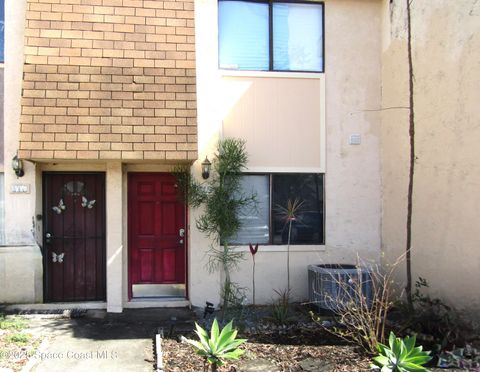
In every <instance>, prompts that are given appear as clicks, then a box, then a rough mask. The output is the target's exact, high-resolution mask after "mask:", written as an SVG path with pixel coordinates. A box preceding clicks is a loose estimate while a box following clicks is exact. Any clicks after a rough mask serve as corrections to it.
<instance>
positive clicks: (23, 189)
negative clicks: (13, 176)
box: [10, 183, 30, 194]
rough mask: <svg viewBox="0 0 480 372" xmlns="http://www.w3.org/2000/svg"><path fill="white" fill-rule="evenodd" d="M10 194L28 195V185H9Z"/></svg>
mask: <svg viewBox="0 0 480 372" xmlns="http://www.w3.org/2000/svg"><path fill="white" fill-rule="evenodd" d="M10 194H30V185H28V184H23V183H15V184H12V185H10Z"/></svg>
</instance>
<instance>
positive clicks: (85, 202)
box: [82, 196, 96, 209]
mask: <svg viewBox="0 0 480 372" xmlns="http://www.w3.org/2000/svg"><path fill="white" fill-rule="evenodd" d="M95 202H96V200H95V199H93V200H90V201H89V200H88V199H87V198H86V197H85V196H82V207H83V208H88V209H92V208H93V205H94V204H95Z"/></svg>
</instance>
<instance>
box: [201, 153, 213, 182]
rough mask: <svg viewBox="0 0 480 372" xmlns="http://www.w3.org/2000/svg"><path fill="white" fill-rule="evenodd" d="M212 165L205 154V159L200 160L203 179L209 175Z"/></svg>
mask: <svg viewBox="0 0 480 372" xmlns="http://www.w3.org/2000/svg"><path fill="white" fill-rule="evenodd" d="M211 166H212V163H210V160H208V157H206V156H205V160H204V161H203V162H202V178H203V179H204V180H206V179H208V177H210V167H211Z"/></svg>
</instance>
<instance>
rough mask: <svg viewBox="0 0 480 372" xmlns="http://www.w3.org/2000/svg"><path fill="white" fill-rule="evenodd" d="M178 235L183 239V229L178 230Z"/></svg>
mask: <svg viewBox="0 0 480 372" xmlns="http://www.w3.org/2000/svg"><path fill="white" fill-rule="evenodd" d="M178 235H179V236H180V237H181V238H183V237H184V236H185V229H180V230H178Z"/></svg>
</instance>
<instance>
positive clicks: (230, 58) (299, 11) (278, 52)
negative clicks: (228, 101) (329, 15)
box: [218, 0, 324, 72]
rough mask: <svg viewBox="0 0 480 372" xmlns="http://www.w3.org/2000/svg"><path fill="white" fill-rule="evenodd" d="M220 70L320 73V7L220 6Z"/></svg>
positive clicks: (230, 2)
mask: <svg viewBox="0 0 480 372" xmlns="http://www.w3.org/2000/svg"><path fill="white" fill-rule="evenodd" d="M218 19H219V65H220V68H223V69H234V70H260V71H303V72H323V69H324V56H323V50H324V47H323V45H324V41H323V4H322V3H313V2H295V3H292V2H277V1H272V0H270V1H261V0H260V1H259V0H245V1H237V0H220V1H219V5H218Z"/></svg>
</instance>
